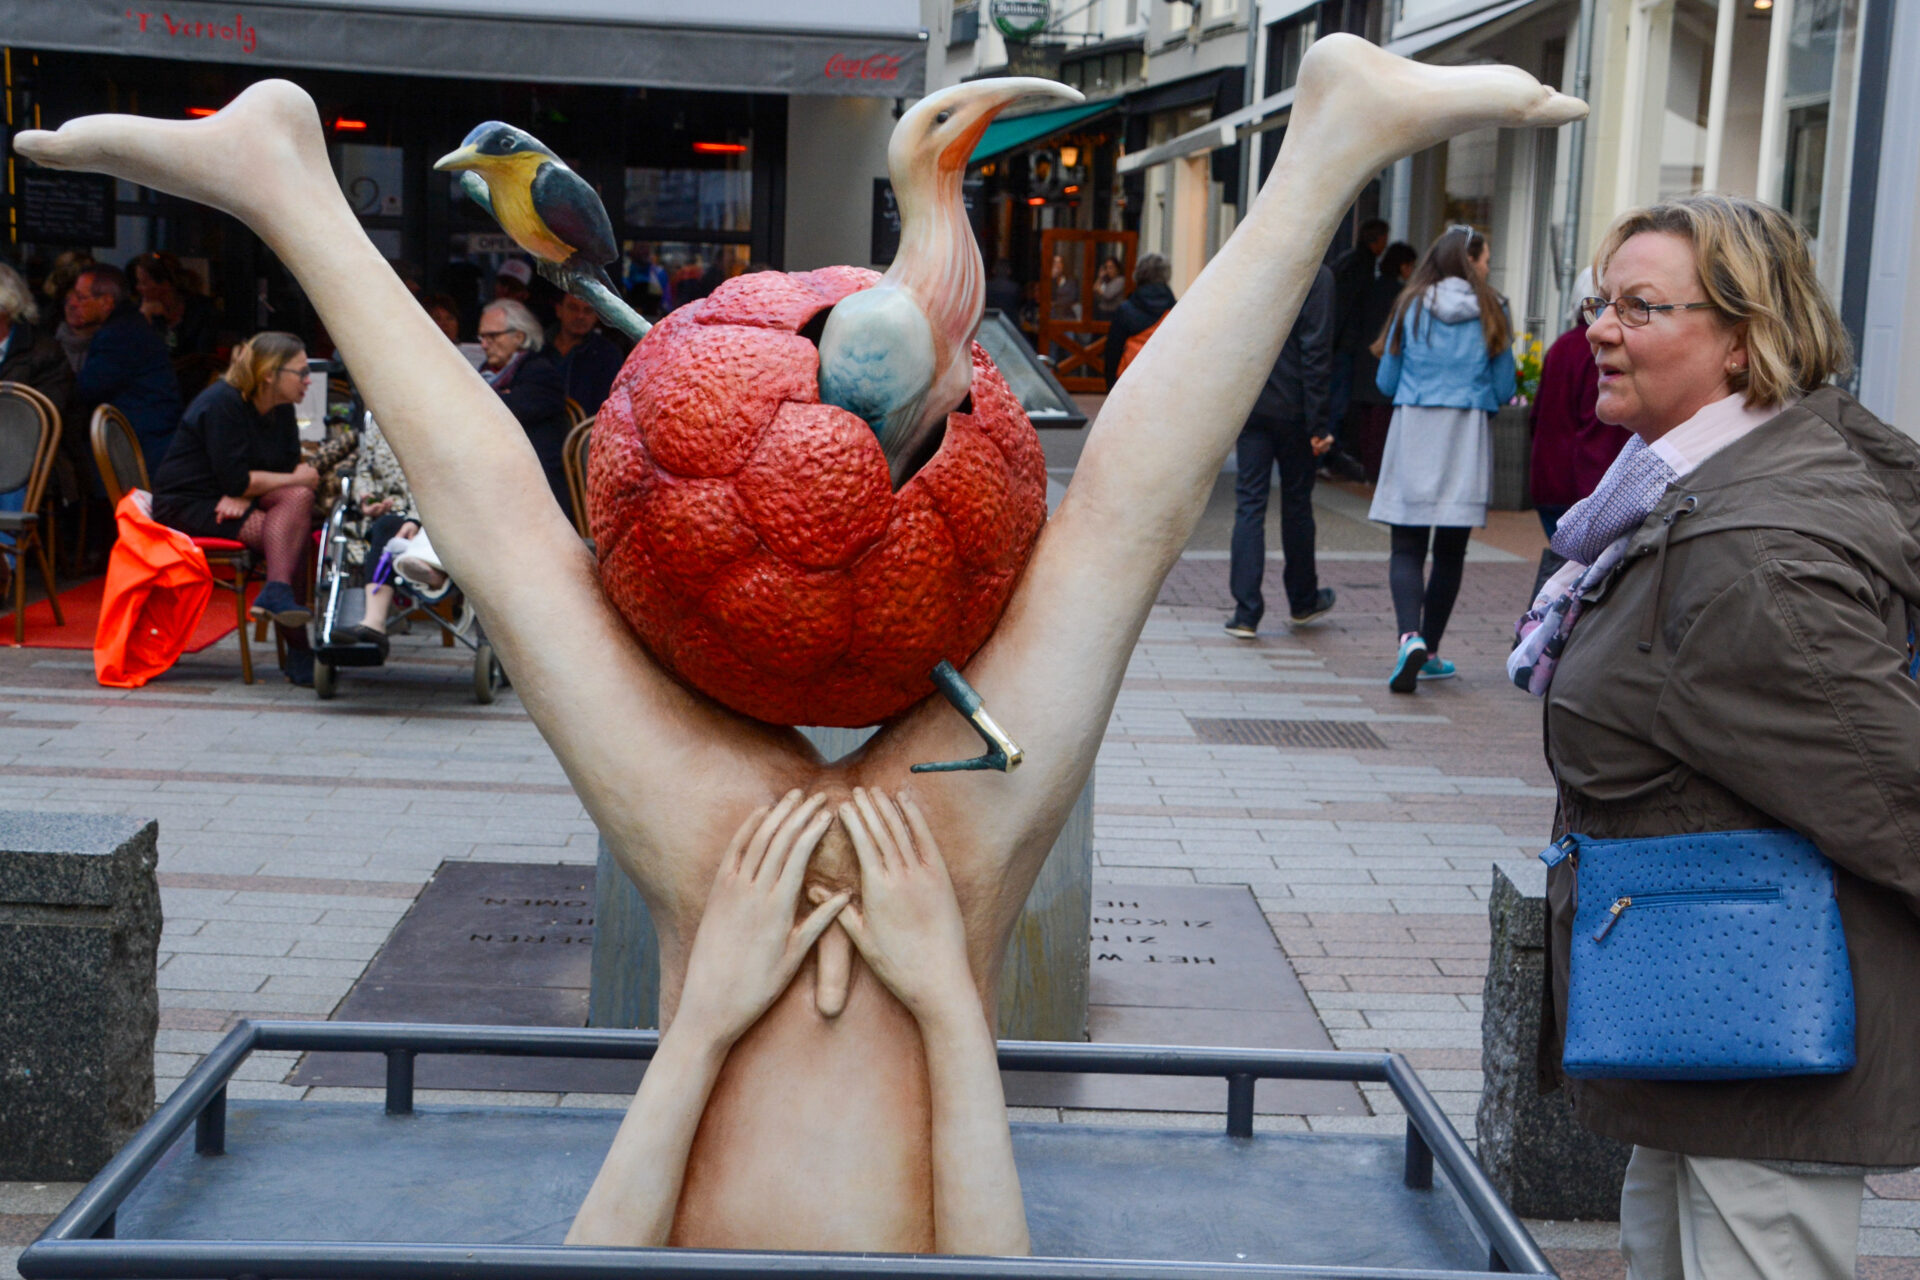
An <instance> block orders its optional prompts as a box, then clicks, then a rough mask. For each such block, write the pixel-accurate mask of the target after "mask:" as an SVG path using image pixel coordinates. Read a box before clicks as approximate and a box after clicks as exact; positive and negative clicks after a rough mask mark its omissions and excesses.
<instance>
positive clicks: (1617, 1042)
mask: <svg viewBox="0 0 1920 1280" xmlns="http://www.w3.org/2000/svg"><path fill="white" fill-rule="evenodd" d="M1540 858H1541V860H1542V861H1543V862H1545V863H1546V864H1547V865H1548V866H1549V867H1552V866H1557V865H1558V864H1559V863H1560V862H1562V861H1564V860H1567V859H1572V860H1573V864H1574V867H1575V868H1576V870H1577V872H1578V877H1579V878H1578V882H1577V883H1578V899H1577V902H1576V906H1575V910H1574V916H1573V954H1572V960H1571V972H1570V973H1569V974H1568V979H1569V981H1568V991H1567V1037H1566V1053H1565V1060H1564V1065H1565V1069H1566V1073H1567V1074H1568V1075H1569V1076H1573V1077H1575V1078H1577V1079H1633V1080H1751V1079H1761V1078H1765V1077H1770V1076H1798V1075H1830V1074H1835V1073H1838V1072H1842V1071H1847V1070H1850V1069H1851V1068H1852V1067H1853V1064H1854V1044H1853V974H1852V971H1851V970H1850V969H1849V968H1848V967H1847V939H1846V935H1845V934H1844V933H1843V932H1842V931H1841V927H1840V904H1839V903H1838V902H1837V901H1836V900H1835V899H1834V895H1833V864H1832V863H1831V862H1829V861H1828V860H1827V858H1826V856H1825V855H1824V854H1822V853H1821V852H1820V850H1818V849H1816V848H1815V847H1814V846H1813V844H1812V842H1811V841H1809V840H1807V839H1806V837H1804V836H1802V835H1800V834H1798V833H1797V832H1793V831H1786V830H1769V831H1716V832H1709V833H1704V834H1700V835H1680V836H1659V837H1654V838H1651V839H1641V840H1594V839H1591V838H1589V837H1587V836H1582V835H1567V836H1564V837H1562V838H1561V839H1560V840H1559V841H1558V842H1557V843H1555V844H1554V845H1553V846H1552V847H1551V848H1549V849H1547V850H1546V851H1545V852H1544V853H1542V854H1541V855H1540Z"/></svg>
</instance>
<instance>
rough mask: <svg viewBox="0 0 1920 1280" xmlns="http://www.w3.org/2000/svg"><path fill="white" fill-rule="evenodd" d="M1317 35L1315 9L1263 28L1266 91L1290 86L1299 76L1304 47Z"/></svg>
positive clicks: (1318, 36) (1279, 90)
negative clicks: (1265, 54) (1264, 34)
mask: <svg viewBox="0 0 1920 1280" xmlns="http://www.w3.org/2000/svg"><path fill="white" fill-rule="evenodd" d="M1319 38H1320V15H1319V11H1318V10H1315V9H1309V10H1307V11H1306V12H1305V13H1303V14H1301V15H1299V16H1298V17H1294V18H1290V19H1288V20H1287V21H1285V22H1276V23H1274V24H1272V25H1271V26H1269V27H1268V28H1267V93H1268V94H1275V93H1284V92H1286V91H1287V90H1288V89H1291V88H1293V86H1294V84H1295V83H1296V82H1297V81H1298V80H1299V79H1300V60H1301V59H1302V58H1304V57H1306V56H1307V46H1309V45H1311V44H1312V43H1313V42H1314V41H1315V40H1318V39H1319Z"/></svg>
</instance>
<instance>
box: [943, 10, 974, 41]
mask: <svg viewBox="0 0 1920 1280" xmlns="http://www.w3.org/2000/svg"><path fill="white" fill-rule="evenodd" d="M979 38H980V6H979V5H977V4H965V5H955V6H954V9H953V26H952V27H951V28H950V29H949V31H948V33H947V43H948V44H972V43H973V42H974V41H976V40H978V39H979Z"/></svg>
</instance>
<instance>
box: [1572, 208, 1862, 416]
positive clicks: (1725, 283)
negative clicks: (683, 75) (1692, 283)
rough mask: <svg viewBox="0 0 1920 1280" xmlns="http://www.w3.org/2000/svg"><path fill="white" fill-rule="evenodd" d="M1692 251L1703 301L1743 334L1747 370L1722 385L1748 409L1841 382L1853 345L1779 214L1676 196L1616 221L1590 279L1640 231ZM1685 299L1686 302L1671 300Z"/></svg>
mask: <svg viewBox="0 0 1920 1280" xmlns="http://www.w3.org/2000/svg"><path fill="white" fill-rule="evenodd" d="M1648 231H1654V232H1665V233H1667V234H1670V235H1677V236H1680V237H1682V238H1684V239H1685V240H1686V241H1687V242H1688V243H1689V244H1691V245H1692V246H1693V258H1694V263H1695V266H1696V269H1697V270H1698V272H1699V277H1700V289H1701V292H1702V295H1703V297H1704V300H1705V301H1707V302H1711V303H1712V304H1713V305H1714V307H1715V309H1716V310H1718V311H1719V313H1720V316H1721V318H1722V319H1723V320H1724V321H1725V322H1726V323H1727V324H1730V325H1744V326H1745V327H1746V331H1747V365H1746V368H1745V370H1743V371H1741V372H1738V373H1734V374H1732V375H1730V376H1729V377H1728V379H1727V382H1728V384H1729V385H1730V386H1732V388H1733V389H1734V390H1735V391H1740V392H1744V393H1745V394H1746V397H1747V403H1748V404H1750V405H1753V406H1755V407H1762V406H1766V405H1775V404H1780V403H1782V402H1784V401H1785V400H1786V399H1787V398H1788V397H1790V396H1803V395H1806V394H1807V393H1808V392H1810V391H1813V390H1814V389H1815V388H1818V387H1822V386H1825V385H1826V384H1827V383H1828V382H1830V381H1832V380H1833V379H1835V378H1844V377H1845V376H1846V375H1847V374H1848V373H1849V372H1851V370H1852V368H1853V351H1852V343H1851V342H1850V341H1849V340H1848V338H1847V331H1846V329H1845V327H1844V326H1842V325H1841V323H1840V316H1839V314H1838V313H1836V312H1835V311H1834V309H1833V303H1832V302H1830V301H1828V299H1827V294H1826V290H1824V289H1823V288H1821V287H1820V278H1819V276H1817V275H1816V274H1815V273H1814V269H1813V255H1812V254H1810V253H1809V252H1807V237H1806V235H1805V234H1804V233H1803V232H1802V231H1801V230H1800V225H1799V224H1798V223H1796V222H1795V221H1794V220H1793V219H1792V218H1790V217H1789V216H1787V214H1785V213H1783V212H1781V211H1780V210H1779V209H1776V208H1774V207H1773V206H1772V205H1769V204H1762V203H1760V202H1759V201H1758V200H1748V199H1745V198H1743V197H1740V196H1717V195H1701V196H1683V197H1681V198H1680V199H1677V200H1669V201H1667V202H1665V203H1663V204H1655V205H1648V206H1647V207H1646V208H1644V209H1633V210H1630V211H1628V212H1626V213H1623V214H1621V215H1620V217H1619V218H1617V219H1615V220H1614V224H1613V225H1612V226H1611V227H1608V228H1607V231H1606V234H1605V235H1603V236H1602V237H1601V238H1600V245H1599V248H1598V249H1597V250H1596V251H1595V252H1594V255H1593V272H1594V278H1595V279H1596V280H1599V279H1602V278H1604V277H1605V275H1606V272H1607V263H1608V262H1610V261H1611V260H1612V258H1613V255H1614V254H1616V253H1618V252H1619V251H1620V246H1621V245H1623V244H1625V243H1626V242H1627V241H1628V240H1630V239H1632V238H1633V237H1634V236H1637V235H1640V234H1642V233H1643V232H1648ZM1676 301H1691V299H1676Z"/></svg>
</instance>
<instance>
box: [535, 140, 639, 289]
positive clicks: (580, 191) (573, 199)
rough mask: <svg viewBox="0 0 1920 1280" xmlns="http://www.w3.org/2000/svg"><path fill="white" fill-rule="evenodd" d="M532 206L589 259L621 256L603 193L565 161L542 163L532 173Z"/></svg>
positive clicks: (598, 263)
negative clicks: (600, 194)
mask: <svg viewBox="0 0 1920 1280" xmlns="http://www.w3.org/2000/svg"><path fill="white" fill-rule="evenodd" d="M533 207H534V210H535V211H536V212H538V213H539V215H540V219H541V221H543V222H545V223H546V224H547V229H548V230H549V231H551V232H553V234H554V235H556V236H558V237H559V238H560V239H562V240H564V241H565V242H566V243H568V244H570V245H572V246H573V248H574V251H575V252H576V253H578V254H579V255H580V257H581V258H582V259H583V260H584V261H587V262H590V263H592V264H594V265H595V266H603V265H605V264H606V263H609V262H612V261H613V260H614V259H615V258H617V257H619V256H620V247H619V245H617V244H615V243H614V240H613V223H612V222H611V221H610V220H609V219H608V218H607V207H606V206H605V205H604V204H601V203H600V196H599V194H598V193H597V192H595V191H594V189H593V188H592V187H590V186H588V185H587V182H586V179H584V178H582V177H581V176H580V175H579V174H577V173H575V172H574V171H573V170H571V169H569V168H567V167H566V166H565V165H563V164H543V165H541V166H540V171H539V172H538V173H536V174H534V175H533Z"/></svg>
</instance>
